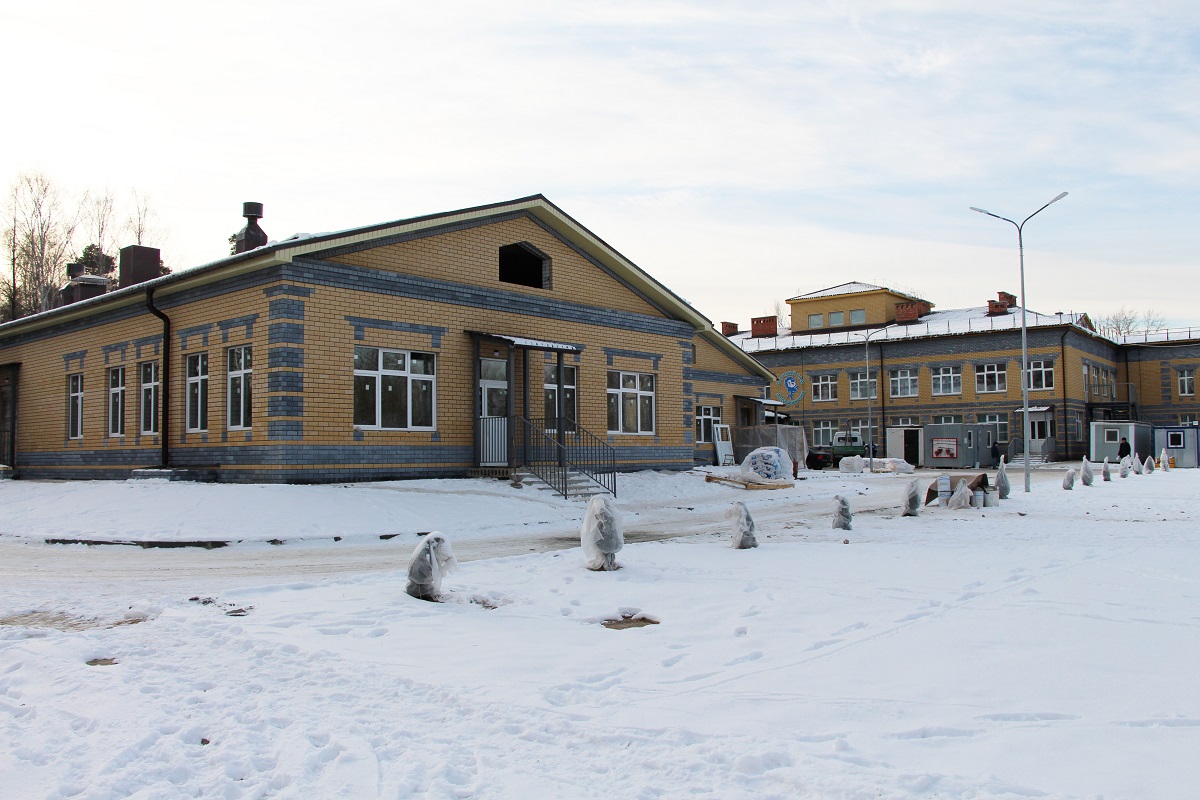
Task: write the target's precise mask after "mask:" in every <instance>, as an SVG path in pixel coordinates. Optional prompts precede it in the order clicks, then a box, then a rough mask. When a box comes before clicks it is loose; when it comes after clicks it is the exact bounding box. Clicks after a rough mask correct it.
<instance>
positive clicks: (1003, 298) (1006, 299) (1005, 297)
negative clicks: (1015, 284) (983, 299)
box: [996, 292, 1017, 308]
mask: <svg viewBox="0 0 1200 800" xmlns="http://www.w3.org/2000/svg"><path fill="white" fill-rule="evenodd" d="M996 296H997V297H999V298H1000V302H1001V303H1004V305H1006V306H1008V307H1009V308H1012V307H1013V306H1015V305H1016V304H1017V296H1016V295H1014V294H1009V293H1008V292H996Z"/></svg>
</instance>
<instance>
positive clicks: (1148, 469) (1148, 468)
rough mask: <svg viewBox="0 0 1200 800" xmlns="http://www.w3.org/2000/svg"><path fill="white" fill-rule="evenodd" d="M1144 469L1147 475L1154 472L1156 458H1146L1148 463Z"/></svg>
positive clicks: (1144, 465) (1143, 466)
mask: <svg viewBox="0 0 1200 800" xmlns="http://www.w3.org/2000/svg"><path fill="white" fill-rule="evenodd" d="M1142 469H1143V470H1145V472H1146V474H1147V475H1149V474H1150V473H1152V472H1154V456H1146V463H1145V464H1143V465H1142Z"/></svg>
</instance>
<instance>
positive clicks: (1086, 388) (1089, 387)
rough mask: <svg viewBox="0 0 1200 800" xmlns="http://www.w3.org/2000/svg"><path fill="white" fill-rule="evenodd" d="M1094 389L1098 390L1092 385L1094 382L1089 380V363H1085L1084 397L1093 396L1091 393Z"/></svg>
mask: <svg viewBox="0 0 1200 800" xmlns="http://www.w3.org/2000/svg"><path fill="white" fill-rule="evenodd" d="M1094 391H1096V390H1095V389H1094V388H1093V387H1092V384H1091V383H1089V382H1088V365H1087V364H1084V365H1083V396H1084V398H1087V397H1089V396H1091V394H1092V393H1093V392H1094Z"/></svg>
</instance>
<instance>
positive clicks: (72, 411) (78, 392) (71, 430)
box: [67, 372, 83, 439]
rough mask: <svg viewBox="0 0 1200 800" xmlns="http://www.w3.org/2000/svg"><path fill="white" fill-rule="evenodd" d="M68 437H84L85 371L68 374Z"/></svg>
mask: <svg viewBox="0 0 1200 800" xmlns="http://www.w3.org/2000/svg"><path fill="white" fill-rule="evenodd" d="M67 438H68V439H82V438H83V373H82V372H74V373H72V374H70V375H68V376H67Z"/></svg>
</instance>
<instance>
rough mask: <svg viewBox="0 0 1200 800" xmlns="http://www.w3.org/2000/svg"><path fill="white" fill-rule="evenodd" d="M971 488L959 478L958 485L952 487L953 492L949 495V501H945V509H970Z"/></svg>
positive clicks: (963, 479)
mask: <svg viewBox="0 0 1200 800" xmlns="http://www.w3.org/2000/svg"><path fill="white" fill-rule="evenodd" d="M972 494H973V492H972V491H971V487H969V486H967V481H966V479H965V478H960V479H959V481H958V483H956V484H955V485H954V491H953V493H951V495H950V500H949V501H947V503H946V507H947V508H953V509H956V510H958V509H963V508H970V507H971V495H972Z"/></svg>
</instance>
